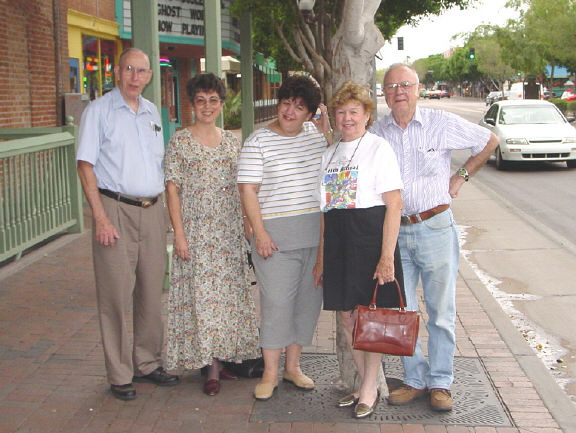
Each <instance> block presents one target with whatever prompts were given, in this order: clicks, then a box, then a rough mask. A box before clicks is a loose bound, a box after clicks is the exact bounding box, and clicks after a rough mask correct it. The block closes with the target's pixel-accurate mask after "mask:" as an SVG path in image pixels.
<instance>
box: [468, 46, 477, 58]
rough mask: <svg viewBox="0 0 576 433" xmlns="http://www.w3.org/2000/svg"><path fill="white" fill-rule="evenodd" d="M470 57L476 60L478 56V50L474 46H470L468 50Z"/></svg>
mask: <svg viewBox="0 0 576 433" xmlns="http://www.w3.org/2000/svg"><path fill="white" fill-rule="evenodd" d="M468 58H469V59H470V60H474V59H475V58H476V50H475V49H474V48H470V49H469V50H468Z"/></svg>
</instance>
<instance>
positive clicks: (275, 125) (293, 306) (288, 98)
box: [238, 76, 332, 400]
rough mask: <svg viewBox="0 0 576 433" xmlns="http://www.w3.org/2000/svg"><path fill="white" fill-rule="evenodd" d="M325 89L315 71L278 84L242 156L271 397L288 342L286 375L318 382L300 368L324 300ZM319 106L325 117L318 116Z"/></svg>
mask: <svg viewBox="0 0 576 433" xmlns="http://www.w3.org/2000/svg"><path fill="white" fill-rule="evenodd" d="M320 99H321V95H320V89H319V87H318V86H317V84H316V83H315V82H314V81H312V80H311V79H310V78H308V77H304V76H292V77H289V78H288V79H286V80H285V81H284V83H283V84H282V86H281V87H280V89H279V91H278V101H279V102H278V117H277V119H276V120H274V121H273V122H272V123H271V124H269V125H268V126H266V127H264V128H261V129H258V130H257V131H255V132H254V133H253V134H252V135H250V136H249V137H248V138H247V139H246V141H245V143H244V146H243V148H242V152H241V154H240V159H239V161H238V187H239V190H240V197H241V199H242V205H243V207H244V211H245V216H246V218H247V219H248V222H249V225H250V226H251V228H252V234H251V236H250V237H251V246H252V252H253V255H252V257H253V261H254V270H255V274H256V280H257V281H258V287H259V291H260V311H261V322H260V345H261V347H262V353H263V356H264V365H265V367H264V373H263V376H262V380H261V382H260V383H259V384H258V385H257V386H256V388H255V389H254V397H255V398H256V399H258V400H267V399H269V398H270V397H271V396H272V394H273V393H274V390H275V389H276V388H277V386H278V369H279V364H280V356H281V354H282V351H283V349H286V362H285V366H284V372H283V375H282V377H283V379H284V381H287V382H291V383H293V384H294V385H295V386H296V387H297V388H299V389H303V390H312V389H314V382H313V381H312V379H310V378H309V377H307V376H306V375H304V374H303V373H302V370H301V369H300V354H301V352H302V347H303V346H305V345H309V344H311V343H312V336H313V333H314V329H315V328H316V322H317V320H318V315H319V314H320V308H321V306H322V290H321V289H316V288H315V287H314V277H313V274H312V269H313V267H314V264H315V261H316V253H317V246H318V237H319V233H320V208H319V202H318V197H317V194H316V193H315V190H316V180H317V177H318V170H319V169H320V160H321V158H322V153H323V152H324V150H325V149H326V146H327V141H326V138H325V136H324V134H323V132H321V131H325V132H326V134H331V132H332V131H331V130H329V131H328V129H329V128H330V123H329V121H328V117H327V114H326V107H325V106H324V105H322V104H320ZM318 107H320V110H321V113H322V115H321V117H320V119H319V120H318V121H312V122H311V120H312V117H313V115H314V114H315V113H316V110H317V109H318Z"/></svg>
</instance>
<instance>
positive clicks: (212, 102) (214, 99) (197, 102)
mask: <svg viewBox="0 0 576 433" xmlns="http://www.w3.org/2000/svg"><path fill="white" fill-rule="evenodd" d="M221 101H222V100H221V99H220V98H217V97H216V96H213V97H211V98H208V99H205V98H194V105H209V106H211V107H215V106H216V105H218V104H220V102H221Z"/></svg>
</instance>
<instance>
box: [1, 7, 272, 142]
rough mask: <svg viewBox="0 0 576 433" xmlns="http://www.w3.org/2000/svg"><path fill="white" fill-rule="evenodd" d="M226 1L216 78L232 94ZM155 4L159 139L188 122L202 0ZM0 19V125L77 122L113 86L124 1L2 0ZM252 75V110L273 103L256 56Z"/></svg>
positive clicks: (231, 24)
mask: <svg viewBox="0 0 576 433" xmlns="http://www.w3.org/2000/svg"><path fill="white" fill-rule="evenodd" d="M231 3H232V0H221V10H222V15H221V24H222V55H223V56H224V57H223V78H225V79H226V82H227V85H228V88H229V89H232V90H233V91H238V90H239V86H240V79H239V53H240V33H239V25H238V22H237V20H236V19H235V18H234V17H232V15H231V13H230V10H229V7H230V5H231ZM157 6H158V33H159V45H160V75H161V76H160V80H161V92H162V97H161V107H159V109H160V112H161V115H162V119H163V124H164V131H165V139H166V140H167V139H168V138H169V137H170V135H171V134H172V133H173V132H174V131H175V130H176V129H178V128H180V127H183V126H187V125H189V124H191V122H192V121H193V119H192V111H191V107H190V104H189V103H188V101H187V98H186V94H185V84H186V82H187V80H188V79H190V78H191V77H193V76H194V75H196V74H197V73H200V72H202V71H203V57H204V0H157ZM0 17H2V19H3V22H4V23H5V25H4V26H2V27H1V28H0V46H1V47H2V48H3V49H4V53H6V54H7V55H6V57H5V59H4V60H3V61H1V60H0V98H1V102H2V104H1V105H0V127H33V126H58V125H62V124H64V123H65V118H66V116H67V115H72V116H73V117H74V120H75V123H78V121H79V117H80V115H81V113H82V110H83V107H84V106H85V105H86V104H87V103H88V102H89V101H90V100H93V99H95V98H97V97H99V96H101V95H103V94H105V93H106V92H108V91H109V90H111V89H112V88H113V87H114V86H115V85H116V82H117V77H115V75H114V66H115V65H116V64H117V62H118V57H119V55H120V53H121V52H122V50H124V49H125V48H128V47H130V46H131V38H132V34H131V26H132V22H131V1H130V0H7V1H4V2H0ZM253 70H254V89H255V92H254V98H255V99H256V100H259V102H257V104H256V106H257V107H258V106H261V105H267V106H270V105H272V104H275V97H276V92H277V88H278V87H279V83H280V78H279V77H280V76H279V74H277V73H276V72H275V71H274V70H273V69H272V67H271V65H270V64H269V62H268V61H267V60H266V59H262V58H261V56H260V57H258V58H257V59H256V60H255V63H254V68H253ZM257 111H258V110H257ZM260 111H262V112H264V111H265V110H260ZM258 120H262V118H261V117H260V118H259V119H258Z"/></svg>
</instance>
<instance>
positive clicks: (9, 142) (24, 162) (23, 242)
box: [0, 125, 83, 263]
mask: <svg viewBox="0 0 576 433" xmlns="http://www.w3.org/2000/svg"><path fill="white" fill-rule="evenodd" d="M0 140H6V141H0V263H1V262H3V261H5V260H7V259H9V258H12V257H15V258H16V259H19V258H20V257H21V255H22V253H23V252H24V251H25V250H27V249H28V248H31V247H33V246H35V245H37V244H39V243H41V242H43V241H45V240H46V239H48V238H50V237H51V236H54V235H56V234H58V233H61V232H64V231H68V232H70V233H79V232H81V231H82V230H83V216H82V190H81V186H80V181H79V179H78V176H77V174H76V162H75V155H76V147H77V128H76V127H75V126H74V125H69V126H64V127H54V128H9V129H8V128H0Z"/></svg>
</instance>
